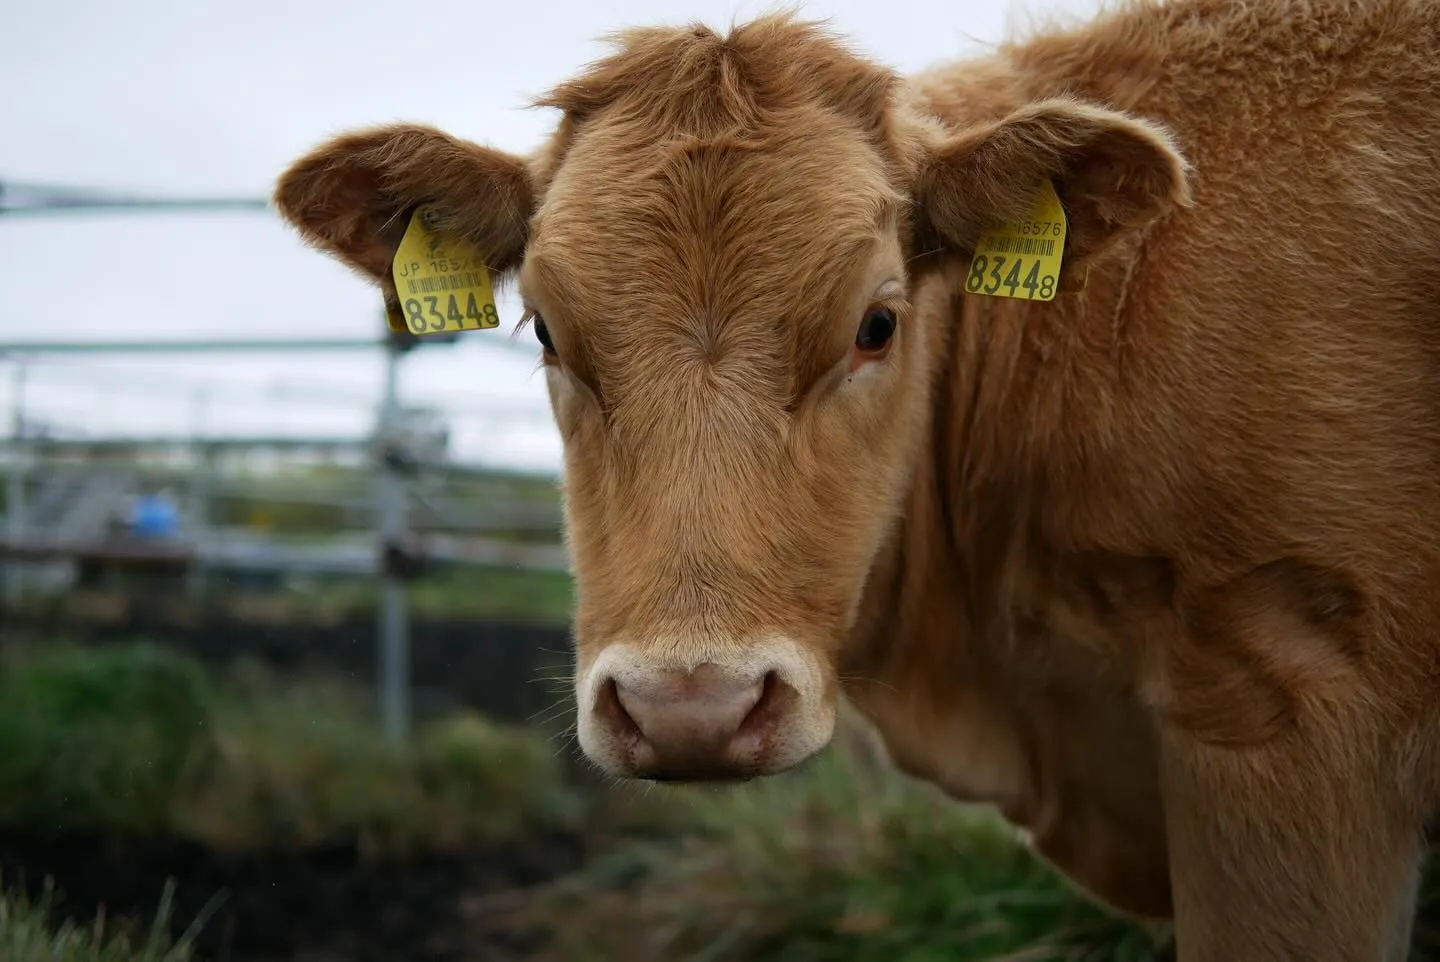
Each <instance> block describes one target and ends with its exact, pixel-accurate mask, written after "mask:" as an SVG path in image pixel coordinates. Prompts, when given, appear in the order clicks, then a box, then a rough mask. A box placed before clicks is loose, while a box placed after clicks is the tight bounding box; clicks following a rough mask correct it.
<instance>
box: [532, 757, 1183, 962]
mask: <svg viewBox="0 0 1440 962" xmlns="http://www.w3.org/2000/svg"><path fill="white" fill-rule="evenodd" d="M657 795H662V796H666V797H667V798H668V801H667V802H666V803H665V804H669V805H673V806H679V807H681V808H683V809H685V810H686V812H687V813H688V817H689V822H690V830H689V831H688V832H687V833H685V834H684V835H683V836H681V837H678V838H674V839H669V840H659V841H654V842H650V843H646V844H632V845H629V846H626V847H623V848H621V849H619V850H617V851H615V852H613V853H611V854H610V855H609V856H608V857H606V858H603V859H600V860H598V861H596V862H594V863H593V864H592V865H591V866H590V867H589V868H587V869H586V870H584V871H583V872H582V873H581V874H579V875H577V876H574V877H571V878H568V879H564V880H562V881H560V882H559V883H556V884H554V885H552V886H550V887H549V888H548V889H547V890H546V891H545V892H544V893H543V894H542V895H541V896H539V897H537V898H536V899H535V900H533V901H532V903H531V904H530V905H529V906H527V907H526V908H525V909H524V910H523V913H522V914H523V916H524V919H525V922H526V924H528V925H531V926H533V927H537V928H539V929H540V930H542V931H545V932H547V933H548V934H549V935H550V936H551V938H552V940H553V941H552V945H551V948H550V950H549V953H550V954H549V955H548V956H547V962H560V960H563V962H592V960H593V962H599V960H604V959H617V958H623V959H626V960H627V962H651V960H655V962H659V960H664V962H741V960H745V962H771V960H774V962H941V960H945V962H969V960H975V962H979V960H995V959H1009V960H1014V962H1019V960H1025V962H1040V960H1057V962H1058V960H1067V962H1071V960H1073V962H1089V960H1094V962H1100V960H1106V962H1149V960H1156V959H1161V958H1165V957H1166V956H1165V954H1164V953H1165V948H1164V947H1165V938H1166V932H1165V930H1164V929H1163V928H1161V929H1156V930H1150V929H1147V928H1144V927H1142V926H1140V925H1138V924H1136V923H1133V922H1131V921H1128V920H1125V919H1122V918H1119V917H1116V916H1114V915H1112V914H1110V913H1109V912H1107V911H1105V910H1103V909H1101V908H1098V907H1096V906H1095V905H1093V904H1092V903H1090V902H1089V901H1088V900H1086V899H1085V898H1084V897H1083V896H1082V895H1080V894H1079V893H1078V892H1077V891H1076V890H1075V889H1073V888H1072V887H1071V886H1070V885H1069V883H1068V882H1066V881H1065V880H1063V879H1062V878H1061V877H1060V876H1059V875H1058V874H1057V873H1055V872H1053V871H1052V870H1050V869H1049V868H1048V867H1047V866H1046V865H1045V864H1044V863H1042V862H1041V861H1040V860H1039V859H1037V858H1035V857H1034V856H1033V855H1031V854H1030V853H1029V852H1028V851H1027V850H1026V848H1025V847H1024V846H1023V844H1022V843H1021V842H1020V841H1019V839H1018V837H1017V836H1016V834H1015V833H1014V832H1012V831H1011V830H1010V829H1009V828H1008V827H1006V826H1005V825H1003V824H1002V823H1001V822H1000V821H999V819H998V817H996V816H993V815H991V814H990V813H989V811H988V810H986V809H977V808H968V807H961V806H956V805H954V804H952V803H950V802H948V801H946V800H944V799H941V798H939V797H938V795H936V794H935V793H934V792H933V791H932V790H930V789H929V788H928V787H925V786H921V785H919V784H917V783H913V782H909V781H906V780H902V779H900V778H899V777H898V776H895V775H893V774H891V773H890V772H889V771H887V770H885V769H883V768H882V767H881V766H880V765H877V764H874V763H867V761H866V755H865V753H863V752H862V751H860V750H859V748H858V747H857V744H856V743H855V742H854V741H853V740H845V741H841V742H839V743H837V744H836V745H834V746H833V747H832V748H831V749H828V750H827V751H826V752H824V753H822V755H821V756H820V757H819V758H817V759H816V760H814V761H813V762H812V763H811V764H809V765H808V766H806V767H805V769H804V770H803V771H801V772H798V773H796V774H792V775H789V776H782V777H780V778H775V779H769V780H765V781H761V782H756V783H751V784H748V785H744V786H738V787H728V788H723V789H718V790H717V789H708V790H707V789H696V788H685V789H670V790H653V791H651V792H649V793H647V794H646V796H645V797H646V798H647V800H648V801H649V803H650V804H652V805H654V804H658V802H657V799H656V798H655V797H654V796H657Z"/></svg>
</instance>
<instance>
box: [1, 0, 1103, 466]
mask: <svg viewBox="0 0 1440 962" xmlns="http://www.w3.org/2000/svg"><path fill="white" fill-rule="evenodd" d="M776 6H777V5H776V4H774V3H772V2H739V0H625V2H620V0H585V2H576V0H549V2H529V3H517V2H505V3H500V2H494V0H427V2H425V3H417V4H413V5H405V4H396V3H385V2H381V0H284V2H281V0H231V2H214V0H125V2H117V0H67V2H66V3H63V4H62V3H41V2H39V0H0V10H3V13H4V16H3V23H4V25H5V26H4V30H5V33H6V38H5V42H4V53H3V55H0V90H3V91H5V93H4V95H3V97H0V180H14V181H22V182H26V181H28V182H40V183H45V184H54V185H57V186H77V187H96V188H107V189H111V190H114V191H119V192H147V193H153V194H156V195H163V196H186V195H226V196H236V195H239V196H268V195H269V193H270V190H271V187H272V185H273V183H274V180H275V178H276V176H277V175H278V174H279V173H280V172H281V171H282V170H283V169H284V168H285V167H286V165H287V164H288V163H289V162H290V161H292V160H293V159H294V158H296V157H297V156H299V155H300V154H301V153H304V152H305V151H307V150H309V149H310V148H311V147H313V146H314V145H315V144H316V143H318V142H319V141H321V140H322V139H324V138H326V137H328V136H330V135H332V134H334V133H337V132H340V131H344V130H346V129H349V128H353V127H357V126H365V125H370V124H374V123H383V122H389V121H395V120H408V121H419V122H424V123H430V124H435V125H437V126H439V127H442V128H444V129H446V130H448V131H450V132H451V133H453V134H456V135H458V136H463V137H468V138H471V139H473V140H477V141H480V142H485V143H489V144H493V145H495V146H498V147H501V148H505V149H509V150H513V151H517V152H522V151H527V150H529V149H531V148H532V147H533V146H534V145H535V144H536V143H537V142H538V141H539V140H540V139H541V138H542V137H543V136H544V135H545V134H546V133H547V132H548V130H549V129H550V127H551V125H552V124H553V123H554V120H555V116H554V114H553V113H552V112H551V111H548V110H536V109H529V108H527V107H526V106H525V105H526V103H527V102H528V101H529V100H530V98H532V97H534V96H536V95H538V94H540V93H542V92H543V91H545V90H546V89H547V88H548V87H550V86H551V85H553V84H554V83H556V82H558V81H560V80H562V79H564V78H565V77H567V76H569V75H571V74H572V73H574V72H575V71H576V70H578V69H579V68H580V67H582V66H583V65H584V64H585V63H586V62H587V61H589V60H591V59H593V58H595V57H596V56H598V55H600V54H601V53H602V52H603V50H604V48H603V47H602V46H601V45H600V43H599V42H598V38H599V37H600V36H601V35H602V34H604V33H606V32H608V31H610V30H613V29H615V28H618V27H622V26H627V25H633V24H642V23H671V24H678V23H684V22H687V21H691V20H697V19H698V20H703V21H706V22H708V23H710V24H711V25H713V26H716V27H718V28H724V27H725V26H728V25H729V24H730V23H731V22H733V21H736V20H743V19H747V18H748V17H750V16H753V15H754V14H756V13H760V12H765V11H767V10H770V9H773V8H775V7H776ZM1095 8H1096V4H1095V3H1094V2H1093V0H1027V2H1026V3H1025V4H1024V6H1023V7H1022V6H1021V5H1020V4H1018V3H1011V2H1009V0H996V2H994V3H984V2H980V0H953V2H948V3H938V2H935V0H811V2H808V3H803V4H800V5H799V9H800V11H801V13H802V14H804V15H806V16H808V17H812V18H829V19H831V21H832V23H833V24H834V26H835V27H837V28H838V29H840V30H842V31H844V32H845V33H846V34H847V35H849V36H850V37H851V39H852V42H853V43H854V44H855V46H856V47H857V48H858V49H859V50H860V51H862V52H864V53H868V54H870V55H872V56H874V57H876V58H878V59H879V60H881V61H883V62H886V63H888V64H890V65H891V66H894V67H897V68H900V69H905V70H910V69H915V68H919V67H923V66H927V65H929V64H931V63H933V62H935V61H937V60H942V59H946V58H950V57H955V56H964V55H967V54H974V53H976V52H979V51H980V50H981V49H982V48H981V45H982V44H983V43H985V42H993V41H995V40H999V39H1001V38H1002V37H1004V36H1006V35H1008V34H1009V32H1010V31H1011V30H1012V29H1013V28H1014V27H1016V26H1017V25H1022V24H1023V23H1024V21H1023V20H1022V19H1020V18H1022V17H1025V16H1027V15H1029V14H1036V13H1038V14H1045V13H1049V12H1052V11H1058V10H1066V11H1076V12H1080V13H1086V12H1090V11H1092V10H1093V9H1095ZM0 290H3V291H4V292H5V293H4V298H3V302H0V341H16V340H98V339H106V340H120V339H125V338H136V339H140V338H187V337H195V338H214V337H277V338H278V337H307V336H309V337H313V336H339V337H366V336H369V335H371V334H372V333H374V332H375V331H376V330H377V329H378V327H379V325H380V324H381V321H380V315H379V298H378V294H377V292H376V291H375V290H374V289H372V288H371V287H370V286H369V285H368V284H366V283H365V282H363V281H361V280H359V279H358V278H356V277H355V276H353V275H352V274H350V273H349V272H348V271H346V270H345V269H344V268H342V267H341V266H340V265H339V264H338V263H336V262H335V261H333V260H332V259H330V258H329V257H327V256H325V255H322V254H320V253H318V252H313V251H311V250H309V249H307V248H305V247H303V246H302V245H301V244H300V243H299V242H298V241H297V240H296V239H295V237H294V235H293V233H292V232H291V231H289V230H288V229H287V228H286V227H284V226H283V225H282V224H281V222H280V221H279V220H278V219H277V218H276V217H275V216H274V215H273V214H271V213H264V214H261V213H233V214H184V215H176V214H166V215H157V214H147V215H143V216H141V215H128V216H116V215H99V214H84V215H77V214H68V215H49V216H46V217H43V218H39V217H25V218H21V217H14V218H5V217H0ZM500 308H501V311H502V314H503V315H505V317H504V320H505V323H504V325H503V327H502V328H501V330H500V331H489V332H475V333H471V334H467V335H463V336H462V340H461V342H460V343H459V344H457V345H455V346H452V347H432V348H429V349H421V350H419V351H417V352H414V353H413V354H411V355H410V357H409V358H407V359H406V360H405V362H404V364H403V368H402V373H401V380H400V389H401V392H402V395H403V397H404V398H405V400H406V401H407V402H410V403H421V404H432V405H435V406H438V407H441V408H442V409H444V410H445V411H446V412H447V414H448V415H449V416H450V419H451V420H450V423H451V426H452V434H453V437H454V445H455V453H456V455H457V456H458V457H460V458H462V459H465V460H468V461H474V462H484V463H491V464H496V465H504V466H513V467H519V468H532V469H541V470H556V469H558V465H559V438H558V436H557V434H556V431H555V429H554V427H553V425H552V423H551V420H550V414H549V409H548V407H547V403H546V398H545V392H544V382H543V379H542V377H541V375H540V374H539V373H538V372H537V370H536V362H537V360H538V355H537V353H536V350H535V345H534V341H533V335H531V334H530V332H528V331H527V332H526V333H525V334H523V335H521V336H520V337H519V338H518V339H514V340H511V328H512V326H513V324H514V322H515V321H516V320H517V319H518V314H517V312H516V310H515V305H514V304H513V302H507V301H502V302H501V304H500ZM505 341H509V343H508V344H506V343H502V342H505ZM12 370H13V365H12V364H10V363H8V362H4V361H0V381H3V383H0V398H3V404H4V405H5V407H4V411H5V413H6V415H7V421H6V423H5V424H4V425H0V430H7V431H8V429H9V422H8V415H9V413H10V410H11V405H12V403H13V397H12V383H13V378H12V375H11V372H12ZM381 374H382V366H381V358H380V356H379V354H378V352H377V353H375V354H370V353H365V354H355V353H350V354H332V353H326V354H296V355H293V356H287V355H276V354H244V355H234V354H232V355H227V356H216V355H208V356H207V355H189V356H183V357H173V356H172V357H168V358H164V357H155V356H148V357H147V356H131V355H126V356H119V357H106V358H101V357H99V356H95V355H88V356H76V355H66V356H51V357H49V358H46V359H42V360H40V361H38V362H36V363H35V364H34V365H32V366H31V368H30V373H29V375H28V380H27V389H26V392H25V401H26V411H27V414H28V415H29V416H31V417H34V418H40V419H42V420H44V421H46V422H47V423H48V424H50V425H51V426H52V428H53V429H54V430H56V431H58V432H65V433H68V434H78V433H84V434H89V435H113V434H125V435H157V434H164V435H183V434H188V433H189V432H191V431H192V430H195V429H197V427H198V428H199V429H201V430H203V431H205V432H207V433H211V434H262V433H263V434H299V435H312V434H313V435H326V436H329V435H335V434H342V435H360V434H362V433H363V432H364V431H365V430H366V428H367V426H368V424H369V423H370V419H371V418H372V416H373V402H374V399H375V398H376V397H378V392H379V389H380V378H381ZM201 389H206V390H207V391H208V396H204V397H202V394H201V393H200V392H201Z"/></svg>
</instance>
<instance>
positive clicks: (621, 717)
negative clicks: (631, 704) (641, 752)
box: [595, 678, 644, 742]
mask: <svg viewBox="0 0 1440 962" xmlns="http://www.w3.org/2000/svg"><path fill="white" fill-rule="evenodd" d="M595 712H596V714H598V715H599V716H600V717H602V718H604V719H605V721H606V722H607V723H608V725H609V727H610V729H611V730H612V731H613V732H614V733H615V734H616V735H619V736H620V737H621V738H623V739H625V740H626V741H630V742H634V741H636V740H638V739H640V738H643V737H644V735H643V733H642V732H641V731H640V725H639V724H638V723H637V722H636V721H635V719H634V718H633V717H631V715H630V713H629V712H628V711H626V710H625V703H624V701H623V700H622V699H621V697H620V689H619V687H618V686H617V685H616V683H615V679H614V678H607V679H605V683H604V684H602V685H601V686H600V690H599V691H598V692H596V695H595Z"/></svg>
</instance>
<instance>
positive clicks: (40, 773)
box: [0, 644, 581, 852]
mask: <svg viewBox="0 0 1440 962" xmlns="http://www.w3.org/2000/svg"><path fill="white" fill-rule="evenodd" d="M580 812H581V807H580V800H579V798H578V797H577V795H576V794H575V793H574V792H573V791H572V790H571V789H570V787H569V786H568V785H567V784H566V782H565V779H564V776H563V772H562V769H561V765H560V761H559V759H558V758H557V756H556V749H555V746H554V745H553V744H552V743H551V742H550V740H549V739H548V738H547V737H546V736H545V735H543V734H542V733H540V732H537V731H529V730H521V729H517V728H512V727H509V726H503V725H500V724H497V723H495V722H492V721H490V720H488V719H485V718H483V717H481V716H479V715H475V714H470V713H459V714H453V715H451V716H449V717H446V718H442V719H439V720H437V721H433V722H429V723H426V724H424V725H422V726H421V727H419V729H418V730H417V731H416V732H415V734H414V736H413V737H412V739H411V741H410V742H409V743H407V744H404V745H396V744H392V743H390V742H388V741H387V740H386V739H385V738H384V737H383V736H382V733H381V731H380V729H379V727H378V725H377V724H376V723H375V721H374V720H373V718H372V717H371V713H370V711H369V710H368V708H367V699H363V698H362V696H361V695H360V693H359V692H357V691H355V690H353V689H350V688H348V687H345V686H341V685H338V684H335V683H322V682H318V681H305V682H292V683H281V682H280V681H278V680H276V679H274V678H272V677H269V676H267V675H266V674H265V673H263V672H260V671H258V670H253V669H252V670H250V671H249V672H237V673H235V674H233V675H232V676H228V677H225V678H216V677H212V676H211V675H209V674H207V673H206V672H205V671H203V670H202V669H201V668H200V667H199V666H198V665H197V664H196V663H195V662H193V661H192V660H190V659H189V658H188V657H186V656H185V655H183V654H180V653H178V652H174V651H171V650H166V649H162V648H157V647H153V646H150V645H145V644H137V645H126V646H116V647H110V646H107V647H104V648H100V649H82V648H72V647H68V646H62V645H55V646H46V647H43V648H36V649H30V650H26V651H24V652H19V653H13V654H11V655H10V656H9V657H7V658H5V659H4V660H3V661H0V824H4V825H7V826H10V827H16V828H22V829H25V830H34V831H41V832H45V833H46V834H54V833H57V832H66V831H77V830H80V831H92V832H95V831H98V832H103V833H106V834H110V835H114V836H158V835H169V836H177V837H184V838H193V839H196V840H198V841H202V842H206V843H208V844H211V845H217V846H226V847H256V848H267V847H276V846H304V845H309V844H313V843H320V842H333V841H348V840H356V841H359V842H360V844H361V845H362V846H364V847H365V848H367V849H370V850H374V851H376V852H402V851H410V850H415V849H421V848H426V847H437V846H438V847H444V846H464V845H471V844H477V843H490V842H497V841H502V840H506V839H511V838H516V837H520V836H523V835H524V834H525V833H526V832H529V831H533V830H536V829H541V828H547V827H558V826H563V825H568V824H570V823H571V822H572V821H573V820H574V819H575V818H577V817H578V815H579V813H580Z"/></svg>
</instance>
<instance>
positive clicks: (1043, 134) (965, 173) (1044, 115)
mask: <svg viewBox="0 0 1440 962" xmlns="http://www.w3.org/2000/svg"><path fill="white" fill-rule="evenodd" d="M1046 179H1049V180H1050V182H1051V183H1052V184H1054V186H1055V191H1056V193H1057V194H1058V195H1059V197H1060V202H1061V204H1062V205H1063V206H1064V208H1065V213H1066V217H1067V220H1068V221H1069V230H1068V233H1067V238H1066V254H1065V257H1066V264H1067V268H1069V267H1076V266H1080V265H1082V264H1085V263H1089V262H1093V261H1094V259H1095V258H1096V257H1098V256H1100V255H1102V254H1104V252H1105V251H1106V250H1107V249H1108V248H1110V247H1111V246H1112V245H1113V244H1114V242H1115V241H1116V240H1117V239H1119V238H1120V237H1121V236H1123V234H1124V233H1125V232H1126V231H1129V230H1135V229H1139V228H1143V227H1145V226H1146V225H1148V224H1150V223H1151V222H1152V221H1154V220H1155V219H1156V218H1158V217H1160V216H1161V215H1163V214H1164V213H1166V212H1167V211H1169V210H1171V209H1172V208H1174V207H1176V206H1188V205H1189V203H1190V184H1189V168H1188V165H1187V163H1186V161H1185V159H1184V157H1183V156H1181V154H1180V151H1179V149H1178V148H1177V147H1176V146H1175V144H1174V142H1173V141H1172V139H1171V137H1170V135H1169V133H1168V132H1167V131H1165V130H1164V129H1163V128H1161V127H1159V126H1158V125H1156V124H1152V123H1149V122H1147V121H1144V120H1140V119H1138V118H1135V117H1131V116H1128V115H1126V114H1123V113H1118V112H1116V111H1113V110H1109V109H1106V108H1104V107H1099V106H1095V105H1093V104H1087V103H1082V102H1079V101H1075V100H1070V99H1063V98H1062V99H1054V100H1045V101H1040V102H1038V103H1034V104H1030V105H1028V106H1026V107H1022V108H1020V109H1019V110H1016V111H1014V112H1013V113H1011V114H1010V115H1008V116H1006V117H1004V118H1002V119H1000V120H998V121H993V122H991V123H987V124H983V125H980V126H977V127H974V128H971V129H969V130H965V131H962V132H960V133H958V134H954V135H951V136H950V137H949V138H948V139H947V140H945V141H943V142H941V143H940V144H938V145H937V146H936V147H935V148H934V149H933V150H932V151H931V152H930V155H929V156H928V157H927V158H926V162H925V164H924V166H923V168H922V171H921V175H920V182H919V184H918V191H917V195H918V196H917V198H916V199H917V201H918V203H919V207H920V212H921V214H922V217H923V222H924V224H925V226H927V227H928V228H929V232H930V233H932V234H934V235H936V236H935V238H934V239H935V240H937V241H939V242H940V243H941V244H943V245H945V246H946V247H949V248H951V249H952V250H960V251H972V250H974V249H975V244H976V241H977V240H978V238H979V236H980V234H981V233H982V232H983V231H985V230H986V229H987V228H990V227H993V226H996V225H999V224H1002V223H1005V222H1013V221H1020V220H1024V219H1025V218H1026V216H1027V215H1028V214H1029V213H1030V210H1031V206H1032V204H1033V203H1034V202H1035V199H1036V196H1037V192H1038V191H1039V190H1040V188H1041V186H1042V184H1043V183H1044V182H1045V180H1046Z"/></svg>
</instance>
